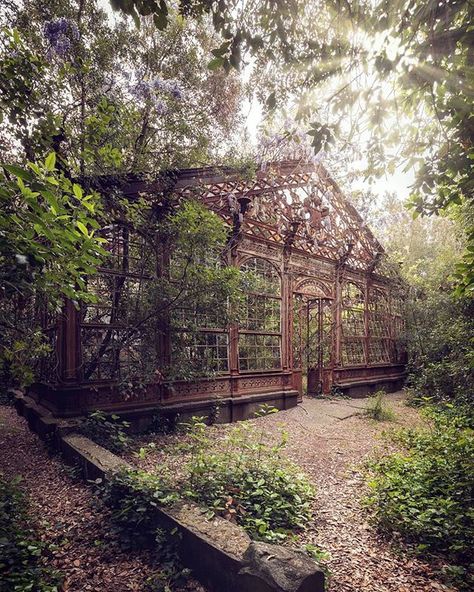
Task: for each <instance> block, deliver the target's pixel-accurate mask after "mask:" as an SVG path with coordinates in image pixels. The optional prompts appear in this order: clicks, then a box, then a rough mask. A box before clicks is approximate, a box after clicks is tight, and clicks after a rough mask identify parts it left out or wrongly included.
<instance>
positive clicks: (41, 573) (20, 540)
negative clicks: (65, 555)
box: [0, 475, 61, 592]
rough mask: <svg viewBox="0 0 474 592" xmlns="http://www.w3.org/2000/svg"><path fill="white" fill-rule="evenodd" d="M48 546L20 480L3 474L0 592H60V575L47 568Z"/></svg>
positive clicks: (0, 493) (0, 508)
mask: <svg viewBox="0 0 474 592" xmlns="http://www.w3.org/2000/svg"><path fill="white" fill-rule="evenodd" d="M47 554H48V547H47V545H45V544H44V543H42V542H41V541H40V540H39V539H38V537H37V535H36V534H35V531H34V528H33V526H32V524H31V519H30V517H29V514H28V502H27V499H26V497H25V495H24V494H23V492H22V491H21V489H20V486H19V481H18V480H11V481H9V480H7V479H5V478H4V477H3V476H2V475H0V591H1V592H58V591H59V590H60V583H61V576H60V574H59V573H58V572H55V571H53V570H50V569H47V568H46V567H45V566H44V564H43V561H44V557H45V556H46V555H47Z"/></svg>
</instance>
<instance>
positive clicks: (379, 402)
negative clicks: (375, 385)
mask: <svg viewBox="0 0 474 592" xmlns="http://www.w3.org/2000/svg"><path fill="white" fill-rule="evenodd" d="M385 396H386V393H385V391H384V390H380V391H377V392H376V393H375V394H374V395H373V396H372V397H370V398H369V402H368V404H367V408H366V409H365V410H364V415H365V416H366V417H370V418H371V419H374V420H375V421H393V420H394V419H395V413H394V412H393V409H391V408H390V407H389V406H388V405H387V403H386V401H385Z"/></svg>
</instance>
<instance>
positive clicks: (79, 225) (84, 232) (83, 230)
mask: <svg viewBox="0 0 474 592" xmlns="http://www.w3.org/2000/svg"><path fill="white" fill-rule="evenodd" d="M76 226H77V227H78V228H79V230H80V231H81V232H82V234H83V235H84V236H87V238H89V232H88V231H87V226H85V225H84V224H83V223H82V222H81V221H80V220H78V221H77V222H76Z"/></svg>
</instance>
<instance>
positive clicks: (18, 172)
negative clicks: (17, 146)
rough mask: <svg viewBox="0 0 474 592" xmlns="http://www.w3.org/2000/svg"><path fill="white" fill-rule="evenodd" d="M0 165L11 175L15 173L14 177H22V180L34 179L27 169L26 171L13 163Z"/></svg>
mask: <svg viewBox="0 0 474 592" xmlns="http://www.w3.org/2000/svg"><path fill="white" fill-rule="evenodd" d="M2 166H3V168H4V169H5V170H6V171H8V172H9V173H11V174H12V175H15V177H19V178H20V179H23V180H24V181H33V179H34V177H33V175H32V174H31V173H30V172H29V171H26V170H25V169H22V168H21V167H19V166H15V165H14V164H4V165H2Z"/></svg>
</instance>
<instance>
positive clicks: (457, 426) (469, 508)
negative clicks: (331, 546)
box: [368, 408, 474, 590]
mask: <svg viewBox="0 0 474 592" xmlns="http://www.w3.org/2000/svg"><path fill="white" fill-rule="evenodd" d="M428 413H429V416H430V419H431V424H430V427H429V428H427V429H422V430H420V429H417V430H406V431H402V432H399V433H398V435H397V436H396V439H397V441H398V443H399V444H401V445H402V446H403V450H402V451H401V452H397V453H395V454H391V455H388V456H386V457H384V458H382V459H380V460H378V461H377V462H375V463H374V464H373V465H372V467H371V468H372V476H371V480H370V481H369V486H370V489H371V493H370V495H369V497H368V503H369V505H370V506H371V507H372V510H373V516H374V518H375V520H376V522H377V523H378V525H379V526H380V527H381V528H382V529H383V530H385V531H387V532H391V533H398V534H399V535H401V537H402V539H403V540H405V541H406V542H407V543H409V544H410V545H411V546H412V548H413V549H414V551H415V552H416V553H418V554H421V555H423V556H425V557H426V556H429V555H433V554H439V555H441V556H442V557H443V558H444V559H445V562H446V563H447V565H446V567H445V569H444V571H445V573H446V575H448V576H450V577H451V578H453V579H454V580H455V581H456V583H457V584H458V585H459V587H460V588H462V589H465V590H467V589H472V587H471V586H472V585H473V584H474V579H473V578H472V567H473V565H472V541H473V540H474V510H473V504H472V502H473V497H474V470H473V469H474V462H473V459H474V432H473V430H472V424H470V420H469V418H467V417H466V416H464V415H463V414H460V413H456V412H453V411H452V408H451V409H449V410H448V413H446V412H445V411H443V410H439V409H431V410H430V411H429V412H428ZM469 574H471V575H469Z"/></svg>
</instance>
